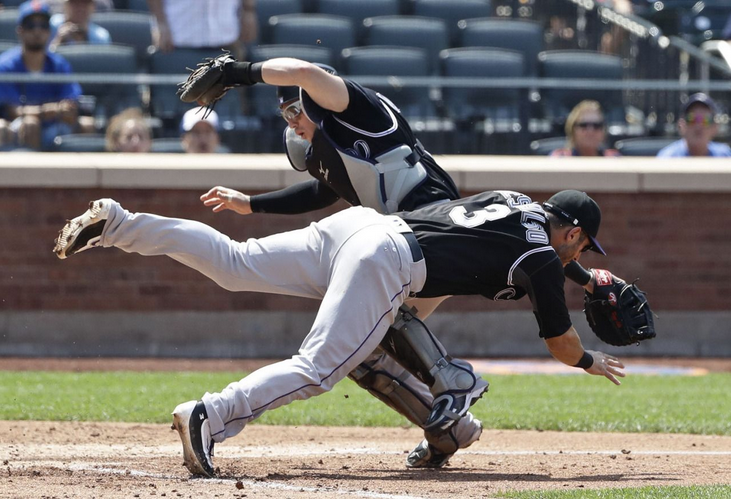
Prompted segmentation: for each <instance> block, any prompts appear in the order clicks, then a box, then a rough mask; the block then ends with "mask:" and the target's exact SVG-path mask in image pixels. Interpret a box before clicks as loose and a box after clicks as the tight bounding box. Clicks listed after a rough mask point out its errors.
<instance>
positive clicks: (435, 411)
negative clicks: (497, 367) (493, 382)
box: [424, 377, 490, 433]
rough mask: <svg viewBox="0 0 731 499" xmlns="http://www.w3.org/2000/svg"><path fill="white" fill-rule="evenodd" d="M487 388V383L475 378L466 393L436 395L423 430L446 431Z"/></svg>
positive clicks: (456, 392) (450, 392)
mask: <svg viewBox="0 0 731 499" xmlns="http://www.w3.org/2000/svg"><path fill="white" fill-rule="evenodd" d="M489 386H490V384H489V383H488V382H487V381H485V380H484V379H482V378H479V377H477V378H475V383H474V385H473V386H472V388H470V389H469V390H467V391H448V392H444V393H441V394H439V395H437V396H436V397H434V402H433V403H432V410H431V412H430V413H429V417H428V418H427V420H426V424H425V425H424V429H425V430H428V431H431V432H435V433H438V432H446V431H448V430H449V429H450V428H451V427H452V426H454V425H455V424H456V423H457V422H458V421H459V419H460V418H461V417H462V416H464V415H465V414H467V411H468V410H469V409H470V407H471V406H472V404H474V403H475V402H477V401H478V400H480V398H481V397H482V396H483V395H484V394H485V393H486V392H487V389H488V388H489Z"/></svg>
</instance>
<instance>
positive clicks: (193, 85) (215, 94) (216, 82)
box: [177, 52, 236, 109]
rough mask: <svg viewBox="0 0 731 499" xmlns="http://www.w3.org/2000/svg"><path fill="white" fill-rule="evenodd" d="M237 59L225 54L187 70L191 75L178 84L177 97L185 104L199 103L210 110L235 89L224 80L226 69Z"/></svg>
mask: <svg viewBox="0 0 731 499" xmlns="http://www.w3.org/2000/svg"><path fill="white" fill-rule="evenodd" d="M234 62H236V59H234V58H233V57H231V55H230V54H229V53H228V52H225V53H223V54H221V55H219V56H218V57H206V58H205V59H204V60H203V62H199V63H198V66H197V68H196V69H190V68H187V69H188V70H189V71H191V73H190V74H189V75H188V79H186V80H185V81H184V82H182V83H178V87H179V88H178V91H177V95H178V97H180V100H181V101H183V102H197V103H198V104H199V105H201V106H208V108H209V109H212V108H213V105H214V104H215V103H216V101H218V100H219V99H220V98H222V97H223V96H224V95H226V92H227V91H228V90H229V89H231V88H233V86H234V85H233V83H228V82H226V80H228V78H224V67H225V66H227V65H229V64H233V63H234Z"/></svg>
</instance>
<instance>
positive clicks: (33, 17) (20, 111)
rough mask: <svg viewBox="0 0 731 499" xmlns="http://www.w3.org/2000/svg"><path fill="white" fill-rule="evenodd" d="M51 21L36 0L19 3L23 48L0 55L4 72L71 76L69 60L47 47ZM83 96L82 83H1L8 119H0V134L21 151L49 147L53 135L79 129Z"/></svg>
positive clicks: (0, 96) (1, 101) (0, 97)
mask: <svg viewBox="0 0 731 499" xmlns="http://www.w3.org/2000/svg"><path fill="white" fill-rule="evenodd" d="M50 17H51V15H50V11H49V9H48V5H46V4H44V3H41V2H40V1H38V0H32V1H28V2H25V3H22V4H21V5H20V7H19V8H18V27H17V28H16V31H17V33H18V38H19V39H20V46H18V47H14V48H11V49H9V50H7V51H6V52H4V53H3V54H2V55H0V72H2V73H26V74H28V73H61V74H70V73H71V65H70V64H69V63H68V61H66V59H64V58H63V57H61V56H59V55H58V54H54V53H52V52H48V51H47V49H46V46H47V45H48V39H49V37H50V33H51V30H50ZM80 94H81V87H80V86H79V84H78V83H12V82H9V83H0V105H2V117H3V118H5V119H4V120H0V129H2V133H0V136H4V137H5V138H6V139H8V138H12V140H13V141H14V142H15V145H18V146H21V147H28V148H31V149H37V150H38V149H47V148H50V147H51V146H52V145H53V139H54V137H56V136H57V135H65V134H69V133H73V132H74V131H75V130H76V129H77V121H78V98H79V95H80ZM6 120H7V121H6ZM4 145H6V146H7V145H8V144H4Z"/></svg>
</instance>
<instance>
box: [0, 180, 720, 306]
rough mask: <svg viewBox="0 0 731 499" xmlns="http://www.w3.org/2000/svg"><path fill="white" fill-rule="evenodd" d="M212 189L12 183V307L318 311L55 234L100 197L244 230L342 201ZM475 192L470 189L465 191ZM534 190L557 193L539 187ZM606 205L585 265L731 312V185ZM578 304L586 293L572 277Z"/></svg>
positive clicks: (4, 226) (654, 291)
mask: <svg viewBox="0 0 731 499" xmlns="http://www.w3.org/2000/svg"><path fill="white" fill-rule="evenodd" d="M201 193H202V191H200V190H182V189H181V190H155V189H148V190H141V189H110V190H104V189H52V188H1V189H0V231H1V232H0V233H1V234H2V235H3V238H2V239H3V240H2V244H0V262H1V263H0V277H1V278H0V300H1V301H0V310H3V311H36V312H40V311H49V312H50V311H163V310H171V311H242V310H292V311H309V310H314V309H315V308H316V306H317V304H316V303H315V302H312V301H309V300H304V299H299V298H288V297H281V296H273V295H264V294H253V293H231V292H227V291H224V290H222V289H219V288H218V287H217V286H216V285H215V284H214V283H212V282H210V281H208V280H207V279H205V278H204V277H202V276H200V275H199V274H198V273H196V272H195V271H193V270H190V269H188V268H185V267H183V266H182V265H180V264H178V263H176V262H173V261H172V260H170V259H167V258H165V257H154V258H150V257H141V256H138V255H128V254H125V253H123V252H122V251H120V250H93V251H89V252H87V253H85V254H83V255H79V256H75V257H72V258H70V259H69V260H67V261H60V260H58V259H57V258H56V256H55V255H54V254H53V253H52V251H51V249H52V247H53V240H54V238H55V237H56V233H57V231H58V230H59V229H60V228H61V227H62V226H63V224H64V222H65V220H66V218H72V217H73V216H76V215H78V214H80V213H82V212H83V211H84V210H85V209H86V205H87V203H88V201H89V200H91V199H96V198H99V197H107V196H109V197H114V198H115V199H117V200H118V201H120V202H121V203H122V204H123V206H125V207H126V208H127V209H129V210H132V211H147V212H153V213H157V214H161V215H166V216H176V217H182V218H190V219H194V220H199V221H201V222H204V223H207V224H209V225H211V226H213V227H215V228H216V229H218V230H220V231H222V232H224V233H226V234H228V235H230V236H231V237H233V238H235V239H245V238H248V237H261V236H264V235H267V234H270V233H274V232H280V231H285V230H290V229H295V228H299V227H301V226H304V225H306V224H307V223H309V222H311V221H313V220H317V219H319V218H322V217H323V216H325V215H326V214H327V213H329V212H332V211H334V210H335V209H341V208H344V207H345V206H344V205H343V204H338V205H336V207H335V208H333V209H330V210H326V211H322V212H316V213H313V214H308V215H302V216H277V215H252V216H248V217H242V216H239V215H235V214H233V213H222V214H213V213H211V212H210V211H209V210H208V209H207V208H205V207H204V206H203V205H202V204H201V203H200V201H199V200H198V196H199V195H200V194H201ZM464 194H468V193H467V192H464ZM528 194H530V195H531V196H532V197H533V198H534V199H537V200H543V199H546V198H547V197H548V196H549V195H550V194H551V193H545V192H528ZM593 197H594V198H595V199H596V200H597V202H598V203H599V205H600V206H601V207H602V210H603V213H604V222H603V225H602V228H601V231H600V234H599V240H600V241H601V242H602V245H603V246H604V248H605V249H606V250H607V252H608V253H609V256H608V257H602V256H600V255H595V254H592V253H591V252H590V253H587V254H585V255H584V256H583V258H582V263H584V264H585V266H587V267H588V266H596V267H602V268H609V269H610V270H612V271H613V272H614V273H616V274H618V275H620V276H623V277H625V278H627V279H634V278H635V277H641V281H640V285H641V287H642V288H643V289H644V290H646V291H647V292H648V296H649V298H650V300H651V303H652V305H653V307H654V309H655V310H657V311H658V312H661V311H662V310H670V311H678V310H687V311H696V312H697V311H723V310H728V309H730V308H731V298H730V296H731V230H729V227H731V193H727V192H722V193H708V194H702V193H644V194H615V193H598V194H595V195H594V196H593ZM568 288H569V292H568V300H569V306H570V308H572V309H574V310H576V309H580V308H581V296H582V295H581V292H580V290H579V288H578V287H577V286H568ZM521 308H522V309H526V308H529V303H528V301H527V300H524V301H523V302H522V303H519V304H515V303H513V304H506V303H495V302H490V301H488V300H486V299H484V298H478V297H468V298H459V299H456V298H453V299H451V300H448V301H447V302H445V304H444V305H443V306H442V307H441V308H440V311H442V312H450V311H451V312H454V311H481V310H486V311H501V310H516V309H521Z"/></svg>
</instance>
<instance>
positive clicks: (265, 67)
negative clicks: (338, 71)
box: [261, 58, 350, 112]
mask: <svg viewBox="0 0 731 499" xmlns="http://www.w3.org/2000/svg"><path fill="white" fill-rule="evenodd" d="M261 75H262V78H263V79H264V82H265V83H267V84H269V85H280V86H282V85H296V86H298V87H302V89H303V90H305V91H306V92H307V94H308V95H309V96H310V97H311V98H312V100H314V101H315V102H316V103H317V104H318V105H319V106H321V107H323V108H325V109H329V110H331V111H335V112H342V111H345V109H347V107H348V104H349V102H350V96H349V95H348V88H347V87H346V86H345V82H344V81H343V79H342V78H341V77H339V76H336V75H333V74H330V73H328V72H327V71H325V70H324V69H322V68H320V67H318V66H316V65H314V64H312V63H309V62H306V61H301V60H299V59H292V58H278V59H269V60H268V61H264V62H263V63H262V66H261Z"/></svg>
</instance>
